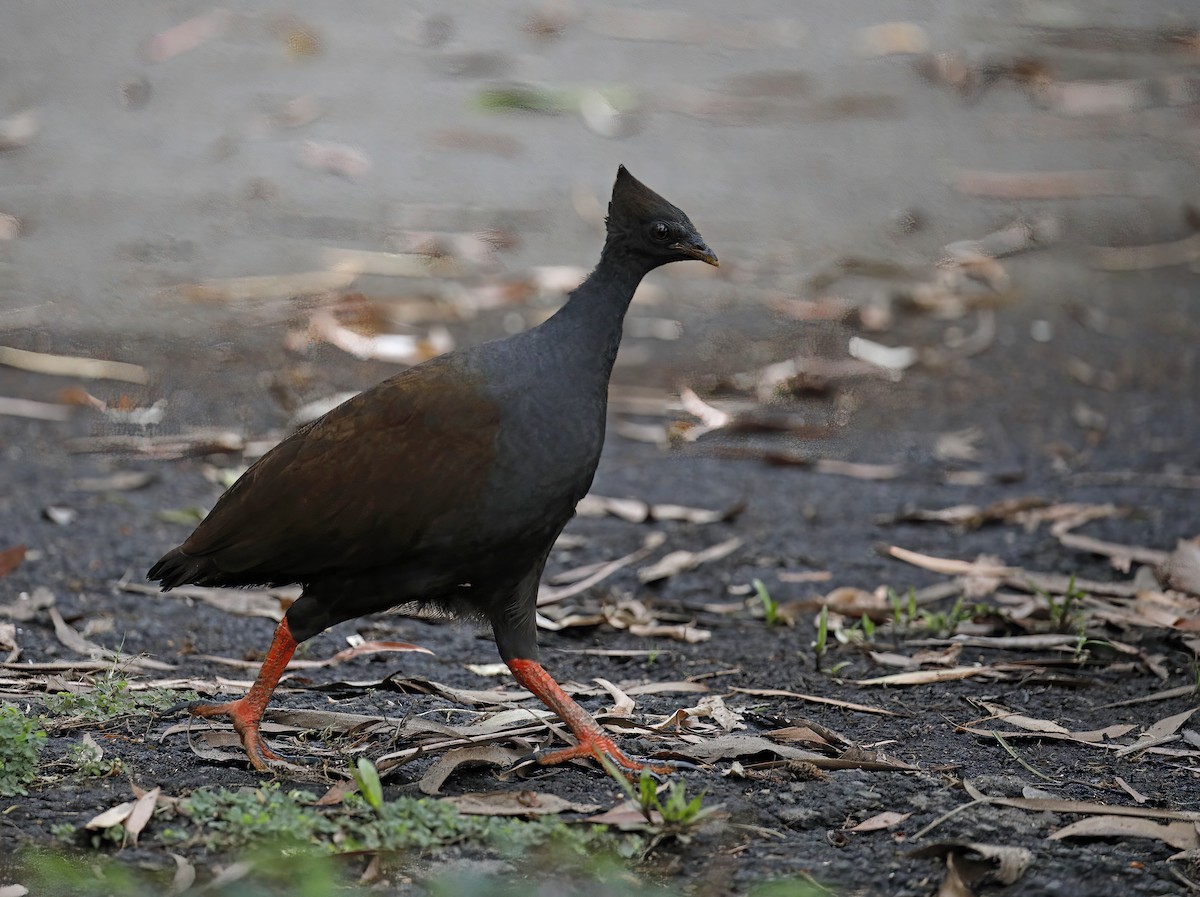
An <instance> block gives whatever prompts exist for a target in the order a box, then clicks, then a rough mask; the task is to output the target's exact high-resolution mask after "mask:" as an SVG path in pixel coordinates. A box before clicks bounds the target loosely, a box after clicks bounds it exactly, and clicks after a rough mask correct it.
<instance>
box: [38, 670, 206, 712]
mask: <svg viewBox="0 0 1200 897" xmlns="http://www.w3.org/2000/svg"><path fill="white" fill-rule="evenodd" d="M196 697H197V695H196V693H195V692H192V691H188V692H179V691H172V690H171V689H168V688H148V689H145V690H142V691H135V690H134V689H132V688H130V687H129V680H128V679H126V678H125V677H124V676H121V675H119V674H118V673H117V672H115V671H111V672H109V673H108V674H107V675H105V676H102V677H100V678H99V679H97V680H96V681H95V683H94V685H93V687H92V688H91V689H88V690H86V691H77V692H69V691H60V692H58V693H57V694H52V695H47V696H46V699H45V702H44V703H45V708H46V715H47V716H50V717H58V716H70V717H75V718H76V719H85V720H92V721H95V722H105V721H107V720H111V719H114V718H116V717H118V716H128V715H131V714H135V713H146V712H158V711H162V710H166V709H167V708H169V707H172V706H174V705H175V704H178V703H180V702H181V701H188V700H192V699H194V698H196Z"/></svg>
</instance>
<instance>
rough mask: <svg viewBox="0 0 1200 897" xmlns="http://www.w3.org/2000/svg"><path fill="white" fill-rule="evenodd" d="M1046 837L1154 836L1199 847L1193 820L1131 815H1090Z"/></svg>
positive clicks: (1189, 847) (1175, 844)
mask: <svg viewBox="0 0 1200 897" xmlns="http://www.w3.org/2000/svg"><path fill="white" fill-rule="evenodd" d="M1047 838H1048V839H1049V840H1051V841H1061V840H1063V839H1064V838H1118V839H1120V840H1125V839H1126V838H1151V839H1153V840H1156V841H1162V842H1163V843H1164V844H1169V845H1170V846H1171V847H1174V848H1176V849H1177V850H1196V849H1200V834H1198V833H1197V831H1196V823H1194V822H1182V821H1180V822H1154V821H1153V820H1151V819H1137V818H1133V817H1130V816H1089V817H1087V818H1086V819H1080V820H1079V821H1077V822H1072V823H1071V824H1070V825H1066V826H1063V827H1062V828H1060V829H1058V830H1057V831H1055V832H1052V833H1051V834H1050V835H1048V836H1047Z"/></svg>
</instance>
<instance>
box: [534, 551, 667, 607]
mask: <svg viewBox="0 0 1200 897" xmlns="http://www.w3.org/2000/svg"><path fill="white" fill-rule="evenodd" d="M666 540H667V537H666V535H665V534H664V533H660V532H652V533H648V534H647V535H646V538H645V539H644V540H643V541H642V547H641V548H639V549H638V550H637V551H633V552H630V553H629V554H627V555H625V556H624V557H621V558H617V559H616V560H614V561H609V562H608V563H607V564H604V565H603V566H601V567H597V568H595V569H594V572H590V573H589V574H588V575H587V576H585V577H584V578H582V579H580V580H578V581H576V582H573V583H572V584H571V585H568V586H564V587H563V588H561V589H547V588H545V587H544V586H539V587H538V599H537V605H538V607H545V606H546V605H548V604H555V603H557V602H560V601H563V600H564V599H566V598H570V597H571V596H573V595H578V594H579V593H580V592H584V591H587V590H588V589H590V588H591V587H592V586H594V585H595V584H596V583H598V582H600V581H602V580H604V579H607V578H608V577H609V576H611V575H612V574H614V573H616V572H617V571H618V570H620V569H622V568H624V567H628V566H629V565H630V564H636V563H637V562H638V561H640V560H642V559H643V558H646V557H648V556H650V555H651V554H653V553H654V552H655V551H657V550H658V549H659V548H660V547H661V546H662V544H663V543H664V542H665V541H666ZM558 622H559V623H561V622H562V621H561V620H560V621H558ZM538 625H542V622H541V620H539V622H538ZM559 628H561V626H560V627H559Z"/></svg>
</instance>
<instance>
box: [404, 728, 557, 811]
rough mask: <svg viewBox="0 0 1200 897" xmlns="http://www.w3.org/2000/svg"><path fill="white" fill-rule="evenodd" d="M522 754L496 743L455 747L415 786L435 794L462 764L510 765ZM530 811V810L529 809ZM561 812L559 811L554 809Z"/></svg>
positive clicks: (423, 791)
mask: <svg viewBox="0 0 1200 897" xmlns="http://www.w3.org/2000/svg"><path fill="white" fill-rule="evenodd" d="M522 756H523V754H522V752H521V751H516V750H513V749H512V748H506V747H501V746H500V745H498V744H480V745H474V746H472V747H464V748H456V749H454V750H451V751H447V752H446V753H445V754H443V755H442V756H441V757H440V758H438V761H437V762H436V763H434V764H433V766H431V767H430V768H429V770H428V771H427V772H426V773H425V775H424V776H422V777H421V781H420V782H418V783H417V787H419V788H420V789H421V792H422V793H423V794H428V795H435V794H438V793H439V792H440V791H441V788H442V785H443V783H444V782H445V781H446V779H448V778H450V776H451V775H452V774H453V773H454V771H455V770H456V769H458V768H459V767H460V766H463V765H464V764H471V765H475V766H478V765H484V766H511V765H512V764H513V763H515V762H516V761H517V760H519V759H521V757H522ZM531 812H532V811H531ZM555 812H561V811H555Z"/></svg>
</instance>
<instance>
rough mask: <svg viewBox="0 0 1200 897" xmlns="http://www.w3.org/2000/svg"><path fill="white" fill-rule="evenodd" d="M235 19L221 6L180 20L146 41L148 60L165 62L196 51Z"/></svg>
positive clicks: (226, 28) (226, 29) (223, 32)
mask: <svg viewBox="0 0 1200 897" xmlns="http://www.w3.org/2000/svg"><path fill="white" fill-rule="evenodd" d="M233 20H234V19H233V13H232V12H230V11H229V10H228V9H220V8H218V9H212V10H209V11H208V12H206V13H203V14H201V15H198V16H195V17H194V18H191V19H187V20H186V21H183V22H180V23H179V24H178V25H174V26H172V27H170V28H168V29H166V30H165V31H160V32H159V33H158V34H156V35H154V37H152V38H150V40H148V41H147V42H146V46H145V48H144V52H145V55H146V59H147V61H149V62H166V61H167V60H168V59H173V58H174V57H176V56H179V55H180V54H182V53H187V52H189V51H191V50H194V49H196V48H197V47H199V46H201V45H202V44H205V43H207V42H208V41H210V40H212V39H214V38H217V37H221V36H222V35H224V34H225V32H226V31H228V30H229V26H230V25H231V24H232V23H233Z"/></svg>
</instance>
